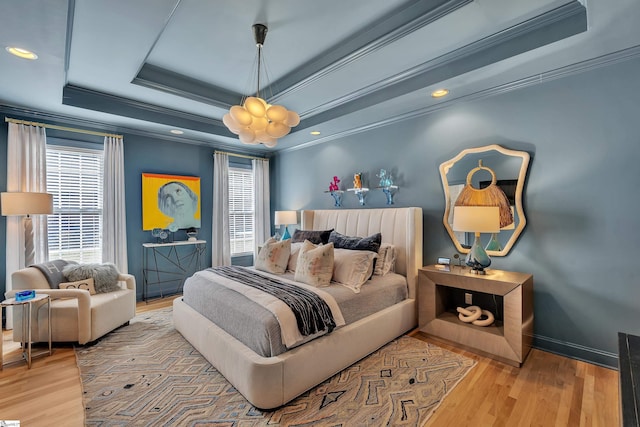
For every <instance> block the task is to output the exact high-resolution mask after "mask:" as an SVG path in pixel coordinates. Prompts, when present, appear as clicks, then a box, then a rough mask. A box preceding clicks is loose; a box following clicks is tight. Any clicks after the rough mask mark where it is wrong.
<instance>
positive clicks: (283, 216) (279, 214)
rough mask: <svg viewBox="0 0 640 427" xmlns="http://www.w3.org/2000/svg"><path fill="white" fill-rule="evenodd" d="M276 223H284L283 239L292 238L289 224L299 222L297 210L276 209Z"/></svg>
mask: <svg viewBox="0 0 640 427" xmlns="http://www.w3.org/2000/svg"><path fill="white" fill-rule="evenodd" d="M274 223H275V225H276V226H278V225H284V233H283V234H282V239H280V240H287V239H290V238H291V234H289V229H288V228H287V226H288V225H291V224H297V223H298V214H297V213H296V211H276V218H275V221H274Z"/></svg>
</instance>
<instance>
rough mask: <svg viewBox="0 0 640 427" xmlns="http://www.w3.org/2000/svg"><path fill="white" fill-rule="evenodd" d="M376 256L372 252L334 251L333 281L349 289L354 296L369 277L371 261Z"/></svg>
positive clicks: (371, 267)
mask: <svg viewBox="0 0 640 427" xmlns="http://www.w3.org/2000/svg"><path fill="white" fill-rule="evenodd" d="M377 257H378V254H377V253H375V252H372V251H356V250H351V249H334V252H333V281H335V282H338V283H340V284H341V285H344V286H346V287H347V288H349V289H351V290H352V291H353V292H355V293H356V294H358V293H360V288H361V287H362V285H364V284H365V283H366V282H367V280H369V278H370V277H371V273H372V271H373V260H374V259H375V258H377Z"/></svg>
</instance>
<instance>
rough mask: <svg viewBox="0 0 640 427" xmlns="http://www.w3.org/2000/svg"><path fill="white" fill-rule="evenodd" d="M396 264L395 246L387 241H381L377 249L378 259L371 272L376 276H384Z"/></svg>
mask: <svg viewBox="0 0 640 427" xmlns="http://www.w3.org/2000/svg"><path fill="white" fill-rule="evenodd" d="M395 264H396V247H395V246H394V245H392V244H389V243H383V244H381V245H380V250H379V251H378V259H377V261H376V267H375V270H374V272H373V274H375V275H376V276H384V275H385V274H387V273H388V272H390V271H393V270H394V268H395Z"/></svg>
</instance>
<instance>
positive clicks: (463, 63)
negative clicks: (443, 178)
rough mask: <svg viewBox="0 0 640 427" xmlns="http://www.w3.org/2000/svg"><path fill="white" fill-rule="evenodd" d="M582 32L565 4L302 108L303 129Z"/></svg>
mask: <svg viewBox="0 0 640 427" xmlns="http://www.w3.org/2000/svg"><path fill="white" fill-rule="evenodd" d="M586 30H587V14H586V9H585V7H584V6H583V5H582V4H580V3H579V2H577V1H574V2H572V3H567V4H564V5H562V6H560V7H558V8H556V9H553V10H551V11H549V12H546V13H543V14H541V15H538V16H536V17H534V18H531V19H529V20H527V21H524V22H522V23H519V24H516V25H514V26H512V27H509V28H507V29H505V30H502V31H499V32H497V33H495V34H492V35H490V36H487V37H485V38H483V39H480V40H478V41H475V42H473V43H470V44H468V45H466V46H463V47H461V48H458V49H455V50H453V51H451V52H448V53H446V54H444V55H441V56H439V57H437V58H434V59H432V60H430V61H427V62H424V63H422V64H420V65H417V66H415V67H413V68H411V69H408V70H406V71H403V72H402V73H398V74H396V75H394V76H391V77H389V78H387V79H383V80H380V81H378V82H376V83H374V84H371V85H369V86H367V87H364V88H362V89H359V90H357V91H354V92H351V93H349V94H346V95H344V96H342V97H340V98H336V99H333V100H332V101H330V102H327V103H325V104H322V105H318V106H317V107H315V108H313V109H310V110H307V111H304V112H302V113H301V116H304V117H305V121H304V123H303V125H304V127H313V126H316V125H318V124H320V123H323V122H326V121H328V120H332V119H335V118H337V117H340V116H342V115H344V114H348V113H349V112H352V111H356V110H360V109H362V108H367V107H370V106H372V105H375V104H377V103H379V102H382V101H384V100H386V99H389V94H390V93H391V94H393V96H394V97H398V96H402V95H405V94H407V93H409V92H413V91H416V90H420V89H422V88H425V87H428V86H430V85H433V84H436V83H438V82H441V81H445V80H448V79H451V78H453V77H457V76H459V75H462V74H464V73H468V72H471V71H474V70H477V69H480V68H482V67H485V66H487V65H490V64H492V63H495V62H499V61H502V60H504V59H507V58H510V57H513V56H516V55H518V54H521V53H524V52H527V51H530V50H533V49H536V48H538V47H542V46H545V45H547V44H550V43H553V42H556V41H558V40H562V39H564V38H566V37H570V36H572V35H576V34H579V33H581V32H584V31H586Z"/></svg>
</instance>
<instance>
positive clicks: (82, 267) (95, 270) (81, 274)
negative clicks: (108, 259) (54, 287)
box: [62, 263, 122, 294]
mask: <svg viewBox="0 0 640 427" xmlns="http://www.w3.org/2000/svg"><path fill="white" fill-rule="evenodd" d="M62 272H63V273H64V276H65V277H66V278H67V280H69V281H71V282H77V281H78V280H86V279H88V278H90V277H92V278H93V281H94V286H95V289H96V293H97V294H102V293H106V292H113V291H119V290H120V289H122V288H121V287H120V286H118V269H117V268H116V266H115V265H113V264H110V263H106V264H77V265H73V264H68V265H66V266H64V268H63V269H62Z"/></svg>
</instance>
